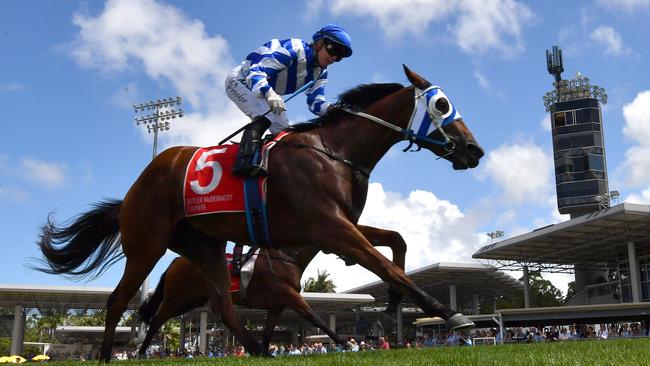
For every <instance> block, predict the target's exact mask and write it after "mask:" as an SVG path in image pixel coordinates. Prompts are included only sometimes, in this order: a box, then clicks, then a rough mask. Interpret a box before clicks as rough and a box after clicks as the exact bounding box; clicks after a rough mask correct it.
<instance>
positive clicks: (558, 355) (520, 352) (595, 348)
mask: <svg viewBox="0 0 650 366" xmlns="http://www.w3.org/2000/svg"><path fill="white" fill-rule="evenodd" d="M88 363H89V362H84V363H81V362H48V363H47V365H48V366H54V365H88ZM112 364H113V365H125V366H132V365H142V366H157V365H165V366H167V365H168V366H171V365H182V366H190V365H199V366H204V365H205V366H208V365H209V366H213V365H219V366H221V365H246V366H258V365H260V366H262V365H264V366H265V365H314V366H320V365H323V366H325V365H328V366H329V365H355V366H356V365H363V366H365V365H367V366H376V365H399V366H410V365H477V366H486V365H499V366H502V365H527V366H530V365H544V366H548V365H558V366H573V365H589V366H592V365H612V366H621V365H650V338H640V339H616V340H607V341H598V340H593V341H580V342H555V343H537V344H515V345H502V346H478V347H442V348H428V349H400V350H391V351H374V352H360V353H336V354H327V355H311V356H285V357H278V358H275V359H261V358H250V357H246V358H240V359H237V358H233V357H227V358H212V359H207V358H201V359H191V360H185V359H167V360H131V361H114V362H113V363H112Z"/></svg>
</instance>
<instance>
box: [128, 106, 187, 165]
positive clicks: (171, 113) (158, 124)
mask: <svg viewBox="0 0 650 366" xmlns="http://www.w3.org/2000/svg"><path fill="white" fill-rule="evenodd" d="M182 102H183V100H182V99H181V97H176V99H173V98H163V100H160V99H158V100H157V101H155V102H154V101H149V102H146V103H140V104H134V105H133V108H134V109H135V113H138V112H144V111H145V110H146V111H153V114H151V115H149V114H147V115H145V116H142V117H135V124H136V125H138V126H139V125H140V124H142V125H144V126H146V127H147V132H148V133H152V132H153V156H152V159H153V158H155V157H156V155H158V151H157V150H158V131H160V132H163V131H169V128H170V127H171V126H170V123H169V120H171V119H175V118H176V117H178V118H183V113H184V112H183V110H182V109H180V106H181V103H182ZM174 106H178V107H179V109H178V110H175V109H171V110H170V109H169V108H172V107H174Z"/></svg>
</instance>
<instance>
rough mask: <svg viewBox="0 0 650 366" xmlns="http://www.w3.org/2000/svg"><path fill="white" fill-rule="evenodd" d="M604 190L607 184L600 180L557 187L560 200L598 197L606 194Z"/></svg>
mask: <svg viewBox="0 0 650 366" xmlns="http://www.w3.org/2000/svg"><path fill="white" fill-rule="evenodd" d="M601 182H602V184H600V183H601ZM601 188H602V189H601ZM604 188H605V182H603V181H599V180H588V181H579V182H570V183H562V184H559V185H558V186H557V196H558V198H565V197H580V196H596V195H599V194H602V193H605V192H606V190H605V189H604Z"/></svg>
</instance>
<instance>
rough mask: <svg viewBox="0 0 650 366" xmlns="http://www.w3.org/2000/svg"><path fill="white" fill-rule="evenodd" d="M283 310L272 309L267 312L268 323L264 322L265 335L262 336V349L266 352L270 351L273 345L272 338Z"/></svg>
mask: <svg viewBox="0 0 650 366" xmlns="http://www.w3.org/2000/svg"><path fill="white" fill-rule="evenodd" d="M282 310H284V309H283V308H279V309H271V310H269V311H267V312H266V321H265V322H264V333H263V334H262V347H263V348H264V349H265V350H268V349H269V346H270V345H271V338H272V337H273V331H274V330H275V325H276V324H278V320H280V316H281V315H282Z"/></svg>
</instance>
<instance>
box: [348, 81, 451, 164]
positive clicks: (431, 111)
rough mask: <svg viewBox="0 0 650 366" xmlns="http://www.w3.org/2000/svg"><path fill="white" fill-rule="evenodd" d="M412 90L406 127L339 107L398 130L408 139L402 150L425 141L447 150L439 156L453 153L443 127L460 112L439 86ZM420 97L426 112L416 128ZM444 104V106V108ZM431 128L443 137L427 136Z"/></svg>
mask: <svg viewBox="0 0 650 366" xmlns="http://www.w3.org/2000/svg"><path fill="white" fill-rule="evenodd" d="M414 91H415V95H414V97H413V100H414V104H415V105H414V107H413V112H412V113H411V118H410V119H409V123H408V125H407V126H406V128H402V127H400V126H398V125H395V124H393V123H390V122H387V121H385V120H383V119H381V118H379V117H376V116H373V115H371V114H368V113H364V112H360V111H355V110H353V109H350V108H348V107H342V108H341V109H342V110H343V111H345V112H348V113H350V114H354V115H356V116H359V117H363V118H366V119H368V120H370V121H373V122H375V123H378V124H380V125H382V126H384V127H388V128H390V129H391V130H394V131H397V132H399V133H400V134H401V135H402V140H408V141H409V144H408V146H407V147H406V148H405V149H404V150H403V151H404V152H406V151H409V149H410V148H411V146H413V144H416V145H417V147H418V148H417V149H415V150H410V151H419V150H421V149H422V146H420V143H422V142H427V143H431V144H435V145H438V146H442V147H443V148H444V149H445V151H447V154H445V155H443V156H441V157H440V158H443V157H446V156H449V155H451V154H453V153H454V149H455V148H456V144H455V143H454V141H452V140H451V139H450V138H449V136H448V135H447V133H446V132H445V130H444V129H443V127H445V126H447V125H450V124H452V123H454V121H456V120H458V119H459V118H460V113H459V112H458V111H457V110H456V109H455V108H454V106H453V105H452V104H451V102H450V101H449V98H447V96H446V95H445V93H444V92H443V91H442V89H441V88H440V87H439V86H430V87H428V88H426V89H424V90H423V91H421V92H420V89H418V88H414ZM422 97H424V101H425V105H426V112H427V113H425V115H424V116H423V117H422V121H420V123H419V124H418V126H417V128H415V127H414V125H413V121H414V120H415V114H416V112H417V109H418V102H419V101H420V100H423V99H422ZM443 98H444V101H443V102H442V103H441V105H442V107H443V108H441V109H438V107H437V105H438V103H437V102H438V101H440V100H441V99H443ZM445 102H446V103H445ZM444 106H446V108H444ZM433 130H437V131H438V132H439V133H440V135H441V136H442V138H443V139H442V140H436V139H433V138H431V137H429V136H428V135H429V134H430V133H431V132H432V131H433Z"/></svg>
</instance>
